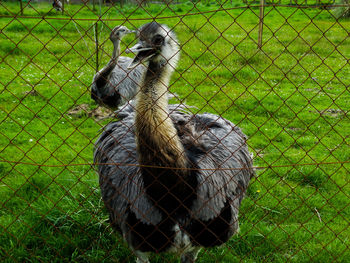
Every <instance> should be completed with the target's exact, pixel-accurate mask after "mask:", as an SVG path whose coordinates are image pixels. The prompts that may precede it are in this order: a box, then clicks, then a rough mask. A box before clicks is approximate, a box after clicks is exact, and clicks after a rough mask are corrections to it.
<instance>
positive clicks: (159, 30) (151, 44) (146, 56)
mask: <svg viewBox="0 0 350 263" xmlns="http://www.w3.org/2000/svg"><path fill="white" fill-rule="evenodd" d="M137 38H138V39H139V42H138V43H137V44H136V45H135V46H133V47H132V48H130V49H128V50H126V52H127V53H131V52H132V53H134V54H135V58H134V59H133V61H132V62H131V64H130V65H129V68H134V67H135V66H137V65H138V64H139V63H145V62H150V61H152V62H155V63H157V64H159V65H161V66H165V65H170V66H171V67H172V68H175V66H176V63H177V61H178V59H179V55H180V48H179V43H178V41H177V38H176V35H175V33H174V32H173V31H171V30H170V29H169V28H168V27H167V26H166V25H162V24H158V23H157V22H151V23H148V24H145V25H143V26H142V27H141V28H139V29H138V30H137Z"/></svg>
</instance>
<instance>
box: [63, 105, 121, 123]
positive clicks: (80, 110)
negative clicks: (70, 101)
mask: <svg viewBox="0 0 350 263" xmlns="http://www.w3.org/2000/svg"><path fill="white" fill-rule="evenodd" d="M67 115H69V116H71V117H74V118H81V117H83V116H89V117H92V118H94V119H95V120H98V121H99V120H104V119H108V118H113V117H114V113H113V111H112V110H109V109H106V108H103V107H97V108H95V109H91V108H90V105H89V104H86V103H84V104H80V105H77V106H75V107H74V108H72V109H71V110H69V111H68V112H67Z"/></svg>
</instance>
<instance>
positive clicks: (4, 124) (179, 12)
mask: <svg viewBox="0 0 350 263" xmlns="http://www.w3.org/2000/svg"><path fill="white" fill-rule="evenodd" d="M0 16H1V21H0V28H1V33H0V38H1V45H0V58H1V66H0V67H1V71H0V84H1V86H0V102H1V103H0V109H1V111H0V127H1V129H0V141H1V144H0V208H1V209H0V229H1V230H0V258H1V261H3V262H68V261H69V262H134V261H135V255H134V254H133V252H132V251H131V250H130V249H129V248H128V246H127V244H126V243H125V242H124V241H123V238H122V237H121V236H120V235H119V234H117V233H115V232H114V231H113V230H112V228H111V226H110V224H109V220H108V213H107V211H106V209H105V207H104V204H103V201H102V199H101V193H100V188H99V182H98V176H97V174H96V170H95V168H94V166H93V145H94V143H95V141H96V140H97V138H98V136H99V135H100V133H101V129H102V128H103V127H104V126H105V125H106V124H107V123H109V122H111V121H113V120H115V118H116V116H115V114H114V113H113V111H112V110H110V109H108V108H105V107H103V106H98V105H96V103H95V102H94V101H93V100H91V97H90V96H91V94H90V93H91V91H90V87H91V83H92V81H93V77H94V75H95V74H96V72H97V71H98V70H100V69H101V68H103V67H104V66H106V65H107V63H108V62H109V61H110V59H111V57H112V49H113V46H112V44H111V42H110V40H109V36H110V33H111V30H112V29H113V28H114V27H115V26H117V25H124V26H127V27H128V28H130V29H135V28H139V27H140V26H141V25H143V24H145V23H148V22H151V21H157V22H159V23H161V24H166V25H168V26H169V27H170V28H171V29H172V30H173V31H174V32H175V33H176V34H177V36H178V39H179V43H180V45H181V57H180V60H179V63H178V66H177V68H176V70H175V72H174V74H173V76H172V78H171V82H170V84H169V91H170V93H171V94H173V96H171V98H170V102H171V103H185V104H186V105H189V111H191V112H192V113H194V114H200V113H203V112H210V113H213V114H216V115H218V116H220V117H223V118H225V119H228V120H230V121H232V122H233V123H235V124H236V125H237V126H239V127H240V128H241V129H242V131H243V132H244V133H245V134H246V135H247V136H248V141H247V144H248V147H249V151H250V152H251V153H252V155H253V162H254V167H255V170H256V175H255V177H254V178H252V180H251V182H250V185H249V188H248V190H247V193H246V197H245V199H244V200H243V201H242V206H241V207H240V214H239V220H240V232H239V233H238V234H236V235H235V236H233V237H232V238H231V239H230V240H229V241H228V242H226V243H225V244H224V245H223V246H220V247H215V248H206V249H202V251H201V252H200V253H199V257H198V260H197V261H198V262H285V261H291V262H348V261H349V258H350V248H349V245H350V242H349V236H350V228H349V224H350V220H349V218H350V207H349V206H350V185H349V181H350V180H349V170H350V165H349V159H350V148H349V140H350V136H349V134H350V132H349V131H350V121H349V108H350V107H349V101H350V93H349V86H350V63H349V59H350V49H349V46H350V30H349V29H350V20H349V18H348V16H349V3H348V2H347V1H343V2H339V3H338V2H329V1H327V2H326V3H325V2H322V1H318V0H317V1H303V2H302V1H284V0H280V1H279V2H266V1H260V2H259V1H258V2H256V1H253V2H247V1H245V2H234V1H218V0H215V1H160V2H154V1H130V2H129V1H102V0H100V1H70V2H65V1H53V2H47V1H30V0H28V1H13V2H12V1H1V2H0ZM135 43H136V40H135V37H134V36H133V35H132V34H130V35H127V36H125V38H123V39H122V41H121V55H122V56H129V55H126V54H125V52H124V51H125V50H126V48H128V47H131V46H132V45H134V44H135ZM130 57H132V55H131V56H130ZM119 165H123V163H121V164H119ZM177 260H178V259H177V258H176V256H174V255H172V254H167V253H165V254H153V255H152V256H151V262H177Z"/></svg>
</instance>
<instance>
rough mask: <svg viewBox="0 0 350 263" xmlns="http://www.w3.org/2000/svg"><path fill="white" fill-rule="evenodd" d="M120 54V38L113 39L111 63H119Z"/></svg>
mask: <svg viewBox="0 0 350 263" xmlns="http://www.w3.org/2000/svg"><path fill="white" fill-rule="evenodd" d="M119 55H120V39H117V40H115V41H113V53H112V58H111V60H110V64H112V65H114V66H115V65H117V62H118V58H119Z"/></svg>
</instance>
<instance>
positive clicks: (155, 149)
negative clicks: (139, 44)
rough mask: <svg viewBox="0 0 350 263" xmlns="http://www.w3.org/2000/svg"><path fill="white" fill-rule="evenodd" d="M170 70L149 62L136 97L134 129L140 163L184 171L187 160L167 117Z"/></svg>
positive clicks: (171, 123)
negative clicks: (182, 169)
mask: <svg viewBox="0 0 350 263" xmlns="http://www.w3.org/2000/svg"><path fill="white" fill-rule="evenodd" d="M170 74H171V67H169V66H168V65H165V66H160V65H159V64H157V63H154V62H150V64H149V66H148V69H147V71H146V73H145V76H144V82H143V85H142V87H141V89H140V92H139V94H138V95H137V103H136V117H135V128H136V138H137V149H138V154H139V162H140V164H144V165H155V166H166V167H176V168H185V167H186V166H187V158H186V156H185V153H184V148H183V146H182V143H181V141H180V138H179V137H178V135H177V131H176V128H175V126H174V124H173V122H172V121H171V119H170V117H169V112H168V96H167V86H168V83H169V78H170Z"/></svg>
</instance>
